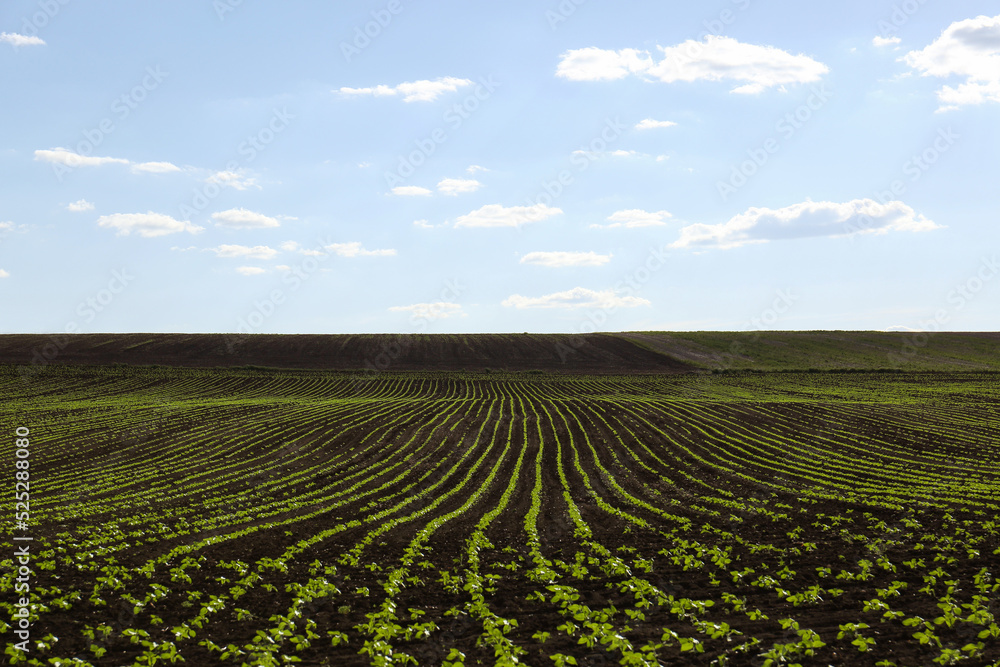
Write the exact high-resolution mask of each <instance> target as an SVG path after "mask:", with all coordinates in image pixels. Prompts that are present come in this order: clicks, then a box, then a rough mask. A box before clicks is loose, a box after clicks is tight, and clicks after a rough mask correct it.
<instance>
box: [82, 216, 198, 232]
mask: <svg viewBox="0 0 1000 667" xmlns="http://www.w3.org/2000/svg"><path fill="white" fill-rule="evenodd" d="M97 226H98V227H104V228H105V229H114V230H116V231H117V232H118V236H129V235H130V234H131V233H132V232H135V233H136V234H138V235H139V236H143V237H147V238H151V237H156V236H166V235H168V234H178V233H180V232H188V233H189V234H197V233H198V232H201V231H203V230H204V228H203V227H198V226H197V225H192V224H191V223H190V222H187V221H184V220H175V219H174V218H171V217H170V216H169V215H163V214H162V213H153V212H152V211H149V212H148V213H114V214H112V215H102V216H101V217H100V218H98V219H97Z"/></svg>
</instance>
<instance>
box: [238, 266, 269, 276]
mask: <svg viewBox="0 0 1000 667" xmlns="http://www.w3.org/2000/svg"><path fill="white" fill-rule="evenodd" d="M236 272H237V273H239V274H240V275H243V276H259V275H260V274H262V273H267V269H262V268H261V267H259V266H239V267H236Z"/></svg>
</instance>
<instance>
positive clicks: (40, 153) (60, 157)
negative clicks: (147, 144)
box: [35, 148, 130, 167]
mask: <svg viewBox="0 0 1000 667" xmlns="http://www.w3.org/2000/svg"><path fill="white" fill-rule="evenodd" d="M35 159H36V160H38V161H39V162H52V163H55V164H61V165H65V166H67V167H100V166H101V165H105V164H130V163H129V161H128V160H126V159H125V158H119V157H98V156H96V155H80V154H78V153H74V152H73V151H71V150H68V149H66V148H53V149H52V150H37V151H35Z"/></svg>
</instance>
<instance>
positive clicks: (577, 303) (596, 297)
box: [503, 287, 651, 310]
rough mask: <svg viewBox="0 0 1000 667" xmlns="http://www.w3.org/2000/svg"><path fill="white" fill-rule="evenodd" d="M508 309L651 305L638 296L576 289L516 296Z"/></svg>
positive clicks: (508, 304) (610, 291)
mask: <svg viewBox="0 0 1000 667" xmlns="http://www.w3.org/2000/svg"><path fill="white" fill-rule="evenodd" d="M503 305H504V306H506V307H508V308H518V309H522V310H523V309H525V308H606V309H614V308H635V307H636V306H649V305H651V304H650V302H649V301H647V300H646V299H641V298H639V297H637V296H619V295H618V294H616V293H615V291H614V290H603V291H600V292H598V291H594V290H590V289H587V288H585V287H574V288H573V289H571V290H567V291H565V292H556V293H554V294H547V295H545V296H539V297H527V296H521V295H520V294H514V295H511V296H510V297H508V298H507V299H505V300H504V302H503Z"/></svg>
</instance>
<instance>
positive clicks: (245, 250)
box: [209, 245, 278, 259]
mask: <svg viewBox="0 0 1000 667" xmlns="http://www.w3.org/2000/svg"><path fill="white" fill-rule="evenodd" d="M209 250H211V251H212V252H214V253H215V254H216V256H217V257H224V258H233V257H237V258H242V257H248V258H250V259H271V258H273V257H274V256H275V255H277V254H278V251H277V250H275V249H274V248H269V247H268V246H266V245H255V246H253V247H250V246H245V245H220V246H219V247H218V248H209Z"/></svg>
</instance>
